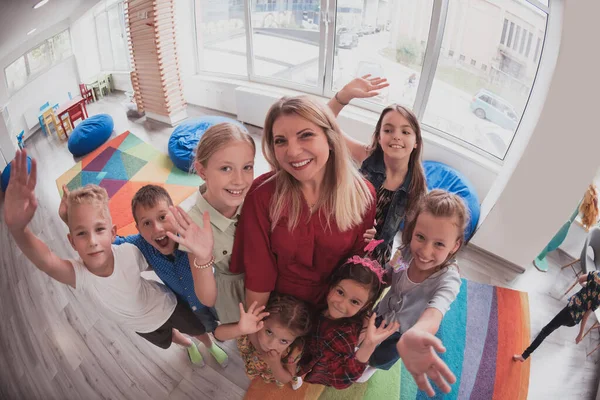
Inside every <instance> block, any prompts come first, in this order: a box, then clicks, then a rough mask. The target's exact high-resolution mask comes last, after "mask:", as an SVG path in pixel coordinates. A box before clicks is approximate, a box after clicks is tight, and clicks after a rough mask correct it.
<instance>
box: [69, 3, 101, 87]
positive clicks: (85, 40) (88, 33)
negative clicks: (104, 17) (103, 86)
mask: <svg viewBox="0 0 600 400" xmlns="http://www.w3.org/2000/svg"><path fill="white" fill-rule="evenodd" d="M71 44H72V46H73V54H74V55H75V59H76V60H77V70H78V71H79V76H80V77H81V80H82V82H91V81H94V80H95V79H96V76H98V74H99V73H100V57H99V55H98V41H97V39H96V20H95V19H94V14H93V9H90V10H88V11H87V12H85V13H84V14H83V15H81V16H80V17H79V18H78V19H77V20H76V21H74V22H73V23H72V24H71Z"/></svg>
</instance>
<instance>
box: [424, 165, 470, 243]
mask: <svg viewBox="0 0 600 400" xmlns="http://www.w3.org/2000/svg"><path fill="white" fill-rule="evenodd" d="M423 168H424V169H425V178H426V179H427V189H428V190H433V189H444V190H447V191H448V192H450V193H454V194H457V195H459V196H460V197H461V198H462V199H463V200H464V201H465V204H466V205H467V208H468V209H469V212H470V214H471V215H470V218H471V220H470V222H469V225H467V228H466V229H465V239H466V240H467V241H468V240H469V239H470V238H471V236H473V232H474V231H475V228H476V227H477V222H478V221H479V213H480V211H481V209H480V204H479V197H478V196H477V192H476V191H475V187H473V185H472V184H471V182H469V180H468V179H467V178H466V177H465V176H464V175H463V174H461V173H460V172H458V171H457V170H455V169H454V168H452V167H450V166H448V165H446V164H443V163H441V162H437V161H425V162H423Z"/></svg>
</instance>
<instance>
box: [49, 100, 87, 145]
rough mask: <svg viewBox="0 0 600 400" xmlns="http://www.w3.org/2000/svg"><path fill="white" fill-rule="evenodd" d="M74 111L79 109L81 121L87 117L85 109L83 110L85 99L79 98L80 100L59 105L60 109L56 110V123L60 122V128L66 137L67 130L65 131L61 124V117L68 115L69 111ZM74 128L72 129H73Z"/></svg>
mask: <svg viewBox="0 0 600 400" xmlns="http://www.w3.org/2000/svg"><path fill="white" fill-rule="evenodd" d="M76 109H80V110H81V113H82V114H83V119H86V118H87V117H88V113H87V109H86V108H85V99H84V98H81V99H73V100H71V101H69V102H67V103H65V104H61V106H60V107H58V109H57V110H56V117H57V118H58V121H59V122H60V126H61V127H62V129H63V132H64V133H65V135H66V136H67V137H69V135H67V130H66V129H65V125H64V123H63V119H62V117H63V115H65V114H69V113H70V112H71V111H74V110H76ZM74 128H75V127H73V129H74Z"/></svg>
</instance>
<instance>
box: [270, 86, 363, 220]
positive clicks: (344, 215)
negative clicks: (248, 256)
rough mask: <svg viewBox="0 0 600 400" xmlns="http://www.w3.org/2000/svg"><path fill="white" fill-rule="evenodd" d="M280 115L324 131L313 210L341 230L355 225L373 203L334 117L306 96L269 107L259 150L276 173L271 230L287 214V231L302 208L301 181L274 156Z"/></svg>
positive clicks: (285, 100)
mask: <svg viewBox="0 0 600 400" xmlns="http://www.w3.org/2000/svg"><path fill="white" fill-rule="evenodd" d="M283 115H297V116H299V117H301V118H303V119H305V120H307V121H310V122H312V123H314V124H315V125H317V126H319V127H320V128H321V129H323V132H324V133H325V136H326V137H327V144H328V145H329V159H328V160H327V164H326V165H325V177H324V179H323V182H322V184H321V198H320V199H318V201H317V204H315V209H322V210H323V214H324V215H325V217H326V220H327V226H329V224H330V222H331V218H332V217H333V219H334V221H335V223H336V224H337V226H338V228H339V229H340V230H341V231H347V230H348V229H350V228H352V227H354V226H357V225H359V224H361V223H362V222H363V217H364V215H365V213H366V211H367V209H368V208H369V206H370V205H371V204H372V202H373V201H374V199H373V195H372V194H371V191H370V190H369V187H368V186H367V183H366V182H365V180H364V179H363V177H362V176H361V175H360V173H359V172H358V170H357V169H356V167H355V166H354V164H353V163H352V161H351V158H350V154H349V152H348V149H347V147H346V144H345V143H344V139H343V137H342V133H341V130H340V127H339V126H338V124H337V122H336V120H335V117H334V115H333V114H332V112H331V111H330V110H329V108H327V106H326V105H325V104H322V103H321V102H319V101H318V100H316V99H314V98H312V97H309V96H297V97H283V98H281V99H280V100H278V101H277V102H276V103H275V104H273V105H272V106H271V108H270V109H269V112H268V113H267V117H266V119H265V127H264V135H263V141H262V149H263V153H264V155H265V158H266V159H267V161H268V162H269V164H270V165H271V167H272V168H273V170H274V171H275V175H274V177H273V178H272V179H275V182H276V184H275V187H276V189H275V194H274V195H273V199H272V201H271V207H270V217H271V221H272V222H271V228H274V227H275V225H276V224H277V222H278V221H279V219H280V218H281V217H282V216H283V213H284V211H286V212H287V217H288V229H289V230H290V231H291V230H293V229H294V228H295V227H296V225H297V224H298V219H299V217H300V210H301V207H302V202H303V201H304V200H303V198H302V192H301V188H300V182H298V181H297V180H296V179H295V178H294V177H293V176H292V175H290V174H289V173H288V172H287V171H285V170H284V169H283V168H282V167H281V165H280V164H279V162H278V161H277V158H276V157H275V144H274V137H273V124H274V123H275V121H276V120H277V118H279V117H281V116H283Z"/></svg>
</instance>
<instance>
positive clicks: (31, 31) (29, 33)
mask: <svg viewBox="0 0 600 400" xmlns="http://www.w3.org/2000/svg"><path fill="white" fill-rule="evenodd" d="M36 29H37V28H33V29H32V30H30V31H29V32H27V34H28V35H31V34H32V33H33V32H35V31H36Z"/></svg>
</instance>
